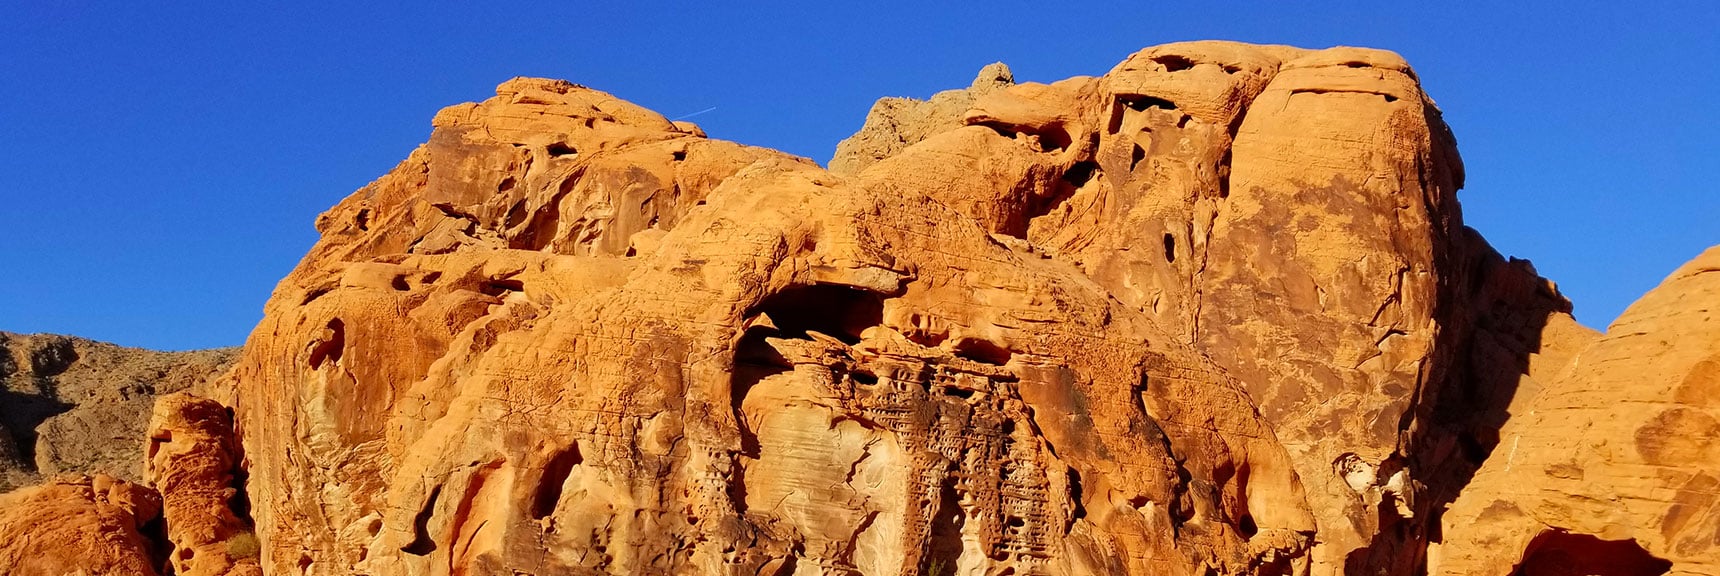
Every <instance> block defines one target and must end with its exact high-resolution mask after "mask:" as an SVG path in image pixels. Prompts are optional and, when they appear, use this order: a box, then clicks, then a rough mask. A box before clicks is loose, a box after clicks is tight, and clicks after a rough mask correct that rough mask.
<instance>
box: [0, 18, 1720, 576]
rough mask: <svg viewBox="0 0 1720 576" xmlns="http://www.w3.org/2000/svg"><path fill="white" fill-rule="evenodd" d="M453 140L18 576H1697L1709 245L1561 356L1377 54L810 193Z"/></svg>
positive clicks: (1247, 67)
mask: <svg viewBox="0 0 1720 576" xmlns="http://www.w3.org/2000/svg"><path fill="white" fill-rule="evenodd" d="M434 125H435V131H434V132H433V134H432V136H431V138H430V141H429V142H428V143H426V144H425V145H424V146H421V147H420V148H419V149H418V150H416V151H414V152H413V153H412V154H411V155H410V156H409V157H408V158H407V160H406V161H404V162H402V163H401V164H400V165H399V166H398V167H396V168H395V169H394V170H393V171H392V172H390V173H389V174H387V175H385V176H384V177H382V178H381V179H379V180H377V181H376V182H374V183H372V184H371V185H369V186H367V187H365V188H363V189H361V190H359V191H358V192H357V193H355V194H353V195H352V196H350V197H348V198H347V199H346V200H344V201H342V202H341V203H340V204H339V205H337V206H335V207H334V208H333V209H331V210H330V211H328V212H327V213H325V214H323V215H322V216H321V217H320V218H319V219H318V222H317V226H318V229H319V230H320V231H321V233H322V239H321V241H320V242H319V243H318V244H317V245H316V246H315V247H314V248H313V249H312V251H311V253H310V254H309V255H307V256H306V258H305V259H304V260H303V261H302V262H301V263H300V265H299V266H298V268H297V269H295V270H294V271H293V272H292V273H291V274H290V275H289V276H288V277H287V278H286V279H285V280H283V281H282V283H281V284H280V286H279V287H278V288H277V289H276V291H275V293H274V296H273V298H271V300H270V302H269V304H268V305H267V309H266V313H267V314H266V317H265V319H264V321H263V323H262V324H260V325H259V326H258V328H257V330H256V331H255V332H254V333H253V334H252V337H251V339H250V341H249V342H248V343H247V345H246V347H245V350H244V352H243V355H242V357H241V358H240V359H239V361H238V362H237V364H236V365H235V366H234V368H233V370H232V371H231V372H230V373H228V374H227V375H226V376H225V377H224V379H222V380H220V381H219V382H217V383H214V384H213V385H208V386H204V387H203V388H204V389H206V391H207V392H208V393H210V394H213V395H214V396H215V397H216V399H217V400H219V403H217V402H212V401H208V400H201V399H197V398H194V397H190V396H185V395H168V396H165V397H162V398H160V399H159V400H158V401H157V402H156V404H155V412H154V415H153V418H152V419H151V420H150V421H149V425H148V426H147V428H146V430H147V438H148V440H147V444H146V445H147V450H146V456H144V455H140V456H138V457H136V458H134V461H136V462H144V463H145V464H146V468H145V469H144V470H145V474H144V476H143V478H145V479H147V480H148V482H149V485H148V486H149V488H153V489H154V490H153V491H152V490H150V489H149V488H144V487H139V486H133V485H131V484H127V483H124V482H119V481H115V480H111V479H106V478H103V477H97V478H96V479H73V478H67V479H64V480H59V481H56V482H55V483H52V484H49V485H47V486H45V487H38V488H30V489H25V490H21V491H17V492H14V493H12V494H9V495H6V496H0V534H23V535H24V536H25V538H23V539H17V540H13V543H12V544H0V572H5V570H4V569H5V568H6V567H8V566H10V567H13V568H10V569H11V570H13V571H14V572H18V573H61V572H67V571H73V570H77V569H82V570H85V571H86V572H89V573H139V574H153V573H154V572H152V571H151V570H162V571H164V572H167V571H171V572H173V573H183V574H257V573H261V572H266V573H269V574H318V575H321V574H372V575H383V574H450V575H452V574H748V575H752V574H771V575H789V574H794V575H816V574H832V575H834V574H868V575H873V574H936V575H949V574H962V575H988V576H989V575H1003V574H1047V575H1075V574H1187V575H1205V574H1321V575H1329V574H1356V575H1361V574H1368V575H1374V574H1392V575H1396V574H1402V575H1412V574H1422V573H1433V574H1446V573H1451V574H1484V573H1492V574H1499V573H1526V574H1576V573H1593V574H1621V575H1622V574H1655V573H1662V572H1665V571H1668V570H1673V571H1678V572H1680V573H1690V574H1716V573H1720V568H1716V566H1717V565H1720V560H1717V558H1720V551H1716V550H1715V547H1716V542H1720V540H1715V538H1714V537H1713V535H1714V534H1716V533H1720V524H1716V522H1717V520H1716V519H1717V518H1720V515H1717V514H1716V513H1715V512H1714V505H1713V502H1712V500H1713V495H1714V493H1715V491H1716V490H1715V485H1716V483H1717V481H1715V480H1714V479H1713V478H1710V476H1713V473H1712V469H1713V468H1714V467H1715V465H1716V464H1717V462H1716V455H1715V454H1714V453H1713V452H1714V450H1713V449H1712V446H1711V445H1712V444H1714V440H1715V439H1716V438H1720V425H1716V424H1715V422H1716V421H1717V420H1716V417H1717V415H1716V410H1715V409H1714V407H1713V402H1712V401H1711V400H1712V398H1710V396H1714V394H1710V392H1712V391H1713V390H1711V389H1712V388H1714V387H1715V386H1717V385H1720V384H1715V382H1717V381H1720V380H1716V376H1715V374H1717V373H1720V372H1716V370H1715V369H1713V368H1714V365H1716V363H1717V362H1720V360H1716V358H1720V348H1716V346H1720V344H1716V343H1720V331H1717V330H1720V325H1717V324H1715V321H1714V314H1711V313H1710V309H1711V308H1712V307H1713V306H1714V303H1715V302H1716V301H1720V293H1717V292H1720V284H1716V283H1715V280H1714V279H1715V278H1720V276H1715V275H1714V274H1711V272H1712V271H1714V270H1720V248H1717V249H1715V250H1710V251H1709V252H1708V253H1707V254H1704V255H1703V256H1702V257H1700V258H1698V260H1696V261H1694V262H1692V263H1691V264H1690V265H1688V266H1686V267H1685V268H1684V269H1681V270H1680V271H1679V272H1678V273H1675V274H1674V275H1673V277H1672V278H1670V279H1668V280H1667V282H1666V284H1665V285H1663V286H1662V287H1661V288H1660V289H1658V290H1656V291H1655V292H1653V293H1651V294H1650V295H1648V296H1646V297H1645V298H1644V299H1643V300H1642V301H1641V302H1639V303H1638V304H1637V305H1636V306H1634V307H1633V308H1632V309H1631V310H1630V311H1629V312H1627V314H1626V315H1625V316H1624V317H1621V319H1620V321H1619V322H1618V323H1617V324H1615V326H1614V327H1613V329H1612V331H1611V332H1610V333H1609V334H1608V335H1606V336H1602V335H1600V334H1598V333H1596V332H1594V331H1592V330H1589V329H1587V328H1584V327H1582V326H1580V325H1578V324H1577V323H1576V322H1575V321H1574V320H1573V319H1572V318H1571V317H1570V315H1569V311H1570V303H1569V302H1568V301H1566V300H1565V298H1564V297H1563V296H1561V295H1560V294H1559V293H1558V291H1557V290H1556V288H1555V287H1554V286H1553V285H1552V283H1550V282H1548V281H1546V280H1544V279H1542V278H1541V277H1540V276H1539V275H1538V274H1536V272H1535V271H1534V269H1533V268H1532V267H1531V266H1530V265H1529V264H1528V263H1527V262H1524V261H1520V260H1515V259H1506V258H1503V257H1501V256H1500V255H1499V254H1497V253H1496V252H1494V251H1493V250H1492V249H1491V248H1490V247H1488V246H1487V244H1486V242H1485V241H1484V240H1482V239H1481V237H1480V236H1479V235H1478V234H1476V233H1475V232H1474V231H1473V230H1469V229H1467V228H1465V227H1463V225H1462V219H1461V214H1460V212H1459V209H1458V205H1457V201H1456V191H1457V189H1458V188H1459V187H1460V186H1461V185H1462V178H1463V176H1462V167H1461V164H1460V161H1459V159H1458V157H1457V153H1456V149H1455V143H1454V141H1453V139H1452V137H1451V135H1450V133H1449V130H1448V129H1447V128H1446V127H1445V125H1444V124H1443V122H1442V121H1441V120H1440V119H1439V112H1438V109H1437V108H1436V107H1434V105H1433V102H1432V100H1431V99H1430V98H1428V97H1427V96H1426V95H1425V94H1424V93H1423V92H1422V91H1421V88H1420V86H1419V83H1418V81H1417V80H1416V77H1415V75H1414V72H1413V71H1412V70H1411V69H1410V68H1409V67H1408V65H1407V64H1405V63H1404V62H1403V60H1402V59H1401V58H1399V57H1397V56H1396V55H1395V54H1391V53H1389V52H1383V51H1377V50H1366V49H1357V48H1333V49H1328V50H1318V51H1312V50H1303V49H1298V48H1291V47H1283V46H1252V45H1243V44H1236V43H1224V42H1196V43H1184V44H1173V45H1166V46H1159V47H1154V48H1148V49H1146V50H1143V51H1141V52H1139V53H1137V54H1134V55H1132V56H1131V57H1129V58H1128V59H1127V60H1125V61H1124V62H1122V63H1121V64H1119V65H1118V66H1117V67H1116V68H1114V69H1113V70H1111V71H1110V72H1109V73H1107V74H1105V75H1104V76H1101V77H1096V78H1088V77H1080V78H1073V79H1069V80H1065V81H1061V82H1056V83H1053V84H1049V85H1046V84H1036V83H1024V84H1014V83H1013V79H1011V78H1009V75H1008V71H1007V68H1004V67H1002V66H1001V65H993V66H988V67H987V68H986V69H985V70H983V71H982V72H981V74H980V77H979V79H978V80H976V82H975V83H974V84H973V86H972V87H970V88H969V89H967V90H963V91H951V92H946V93H941V94H939V95H937V96H934V97H933V98H932V99H931V100H930V101H927V102H918V101H910V100H904V99H886V100H885V101H882V102H880V104H879V105H878V106H877V107H875V108H874V109H873V112H872V114H871V115H869V116H868V120H867V125H866V126H865V127H864V128H862V129H861V130H860V132H859V133H857V134H856V136H855V137H854V138H852V139H850V140H849V141H846V142H844V143H843V145H842V146H840V147H839V150H838V154H837V158H836V159H835V160H833V161H832V168H833V170H832V171H829V172H827V171H825V170H822V169H820V168H818V167H817V166H816V165H814V164H812V163H811V162H809V161H807V160H805V159H801V158H796V157H791V156H787V155H784V154H781V153H778V152H774V151H770V150H765V149H759V148H753V147H747V146H742V145H738V144H733V143H729V142H723V141H718V140H710V139H708V138H706V137H705V135H704V133H703V132H702V131H700V130H699V129H698V128H697V127H694V126H692V125H689V124H685V123H676V122H670V121H668V120H666V119H664V118H663V117H661V116H659V115H657V114H655V113H653V112H650V111H648V110H645V109H642V108H639V107H637V106H634V105H632V104H629V103H627V102H624V101H621V100H618V99H616V98H614V97H613V96H610V95H608V94H604V93H602V92H598V91H595V90H591V89H588V88H584V87H581V86H577V85H573V84H569V83H566V82H561V81H553V80H538V79H523V78H522V79H515V80H512V81H509V82H507V83H505V84H503V85H502V86H501V87H499V88H498V90H497V96H496V97H495V98H492V99H489V100H486V101H484V102H482V103H476V104H463V105H459V106H454V107H451V108H448V109H445V110H443V111H442V112H441V113H439V114H438V115H437V117H436V119H435V121H434ZM44 350H46V348H44ZM31 354H34V353H31ZM31 354H27V355H23V356H18V355H17V354H14V356H16V357H19V358H24V357H29V358H34V357H35V356H34V355H31ZM43 354H45V355H44V356H43V357H44V358H49V359H50V360H51V359H52V358H54V357H56V356H55V355H54V354H53V353H52V351H51V350H50V351H49V352H46V353H43ZM3 360H5V358H0V361H3ZM16 363H17V361H14V364H16ZM48 364H53V363H52V362H49V363H48ZM0 367H4V366H0ZM38 372H40V370H38ZM229 410H231V412H229ZM229 414H231V416H229ZM139 426H140V427H141V424H140V425H139ZM234 427H236V428H237V435H238V436H239V439H240V440H242V442H236V441H235V439H234V438H233V436H232V435H233V434H234V431H233V428H234ZM143 430H145V429H144V428H140V431H139V434H138V437H140V438H141V437H143V435H144V432H143ZM26 444H28V443H26ZM7 449H11V450H12V451H13V453H16V452H17V451H18V450H19V449H18V447H17V446H15V445H14V446H8V445H7V444H5V443H0V455H4V454H6V452H5V451H6V450H7ZM127 450H130V448H128V449H127ZM128 465H129V464H128ZM241 487H242V488H243V490H240V488H241ZM158 494H159V500H155V499H154V498H156V496H157V495H158ZM44 510H50V511H57V512H55V513H57V514H63V515H65V516H66V517H67V518H72V519H75V521H72V522H69V523H67V524H65V525H64V526H65V527H64V528H48V527H45V525H41V524H39V523H40V522H41V520H42V519H43V518H45V517H44V516H41V515H40V514H41V512H42V511H44ZM158 510H159V511H160V514H161V516H162V517H163V518H164V522H161V523H157V524H149V520H150V519H151V518H153V517H154V516H155V515H156V514H157V511H158ZM253 519H254V523H253ZM253 529H254V530H255V533H254V535H253V533H252V530H253ZM43 535H48V539H47V540H44V539H43V537H42V536H43ZM92 543H105V544H100V545H97V544H92ZM259 543H260V549H257V545H258V544H259ZM30 558H40V559H44V560H41V561H40V562H38V563H37V564H29V563H28V562H31V561H32V560H28V559H30ZM7 562H11V564H7ZM137 566H141V568H137ZM30 570H35V571H38V572H30ZM56 571H58V572H56ZM7 573H12V572H7Z"/></svg>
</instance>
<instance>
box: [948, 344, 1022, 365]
mask: <svg viewBox="0 0 1720 576" xmlns="http://www.w3.org/2000/svg"><path fill="white" fill-rule="evenodd" d="M954 352H955V355H956V356H957V357H960V358H966V359H968V360H972V361H974V362H979V363H981V364H990V365H993V366H1002V365H1004V364H1008V363H1009V359H1010V358H1011V357H1013V356H1014V355H1015V353H1014V352H1011V351H1010V350H1009V349H1008V348H1004V347H1002V346H999V345H997V343H996V342H992V341H990V340H985V339H983V338H963V339H961V340H960V341H958V342H956V346H955V350H954Z"/></svg>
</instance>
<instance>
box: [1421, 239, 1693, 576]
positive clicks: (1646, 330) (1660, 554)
mask: <svg viewBox="0 0 1720 576" xmlns="http://www.w3.org/2000/svg"><path fill="white" fill-rule="evenodd" d="M1562 374H1563V375H1562V376H1561V377H1559V378H1557V379H1556V380H1553V381H1552V382H1551V383H1550V384H1547V385H1546V386H1545V387H1543V388H1542V389H1541V390H1540V391H1539V393H1538V394H1536V395H1534V396H1533V397H1532V398H1530V399H1528V400H1526V401H1524V402H1522V403H1521V408H1516V409H1513V410H1512V417H1511V420H1510V421H1509V422H1508V423H1507V424H1506V425H1505V427H1504V430H1502V431H1501V443H1500V446H1499V448H1498V449H1496V450H1495V451H1494V454H1493V457H1491V458H1489V459H1488V460H1487V463H1486V465H1484V466H1482V468H1481V470H1480V472H1479V473H1477V475H1476V477H1475V480H1474V482H1473V483H1471V484H1470V485H1469V487H1468V488H1467V489H1466V490H1465V491H1464V493H1463V494H1462V495H1461V496H1460V497H1458V499H1457V501H1456V502H1454V503H1453V504H1452V507H1451V510H1450V511H1449V512H1447V513H1446V515H1445V523H1444V534H1445V541H1444V543H1443V544H1442V545H1440V546H1439V547H1438V548H1437V552H1436V553H1435V554H1434V562H1432V565H1431V569H1430V570H1429V573H1430V574H1439V575H1444V574H1453V575H1455V574H1503V573H1507V572H1511V571H1513V569H1515V570H1516V571H1518V572H1520V573H1523V574H1608V575H1620V576H1623V575H1636V574H1662V573H1667V572H1668V571H1669V570H1670V572H1671V573H1674V574H1715V573H1720V507H1717V506H1716V501H1717V500H1720V479H1717V476H1720V246H1717V247H1714V248H1710V249H1708V251H1706V252H1704V253H1702V255H1701V256H1698V257H1697V258H1696V259H1695V260H1692V261H1691V262H1690V263H1688V264H1685V265H1684V266H1683V267H1681V268H1679V269H1678V270H1677V271H1676V272H1673V273H1672V275H1671V276H1669V277H1668V278H1667V279H1666V281H1665V282H1662V283H1661V285H1660V287H1658V288H1655V289H1654V290H1653V291H1651V292H1649V293H1648V295H1646V296H1643V297H1642V299H1641V300H1638V301H1637V302H1636V303H1635V304H1633V305H1631V307H1630V308H1629V309H1628V310H1626V311H1625V312H1624V314H1623V315H1621V316H1619V318H1618V320H1617V321H1616V322H1614V323H1613V325H1612V327H1611V328H1609V329H1608V330H1607V334H1606V336H1604V337H1602V338H1600V339H1599V340H1597V341H1595V342H1594V343H1593V344H1592V345H1590V346H1588V347H1587V348H1585V349H1583V350H1582V351H1581V352H1580V353H1579V354H1578V355H1577V356H1576V358H1575V359H1574V360H1573V361H1572V362H1571V363H1570V365H1569V366H1567V367H1566V368H1565V369H1564V371H1563V373H1562ZM1579 570H1581V571H1579Z"/></svg>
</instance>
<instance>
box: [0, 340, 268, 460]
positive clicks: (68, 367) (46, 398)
mask: <svg viewBox="0 0 1720 576" xmlns="http://www.w3.org/2000/svg"><path fill="white" fill-rule="evenodd" d="M238 351H239V348H237V347H233V348H216V349H211V350H194V351H187V352H159V351H155V350H145V349H142V348H128V347H124V346H119V345H115V344H109V343H106V342H98V341H95V340H90V339H87V338H79V337H76V336H62V335H56V334H15V333H11V332H0V492H4V491H7V490H11V489H13V488H17V487H19V486H23V485H27V484H33V483H36V482H38V481H41V480H43V479H46V478H48V477H52V476H55V475H58V474H66V473H78V474H93V473H96V472H106V473H108V474H112V475H114V476H117V477H120V478H123V479H126V480H131V481H137V480H138V479H139V478H140V474H141V470H142V465H143V432H144V430H143V429H144V425H145V423H147V422H148V420H149V411H150V407H151V406H152V405H154V403H155V398H156V397H157V396H160V395H163V394H169V393H173V392H179V391H182V390H199V391H200V389H201V388H202V387H203V385H204V384H205V383H207V382H208V381H210V380H211V379H213V378H215V377H216V376H219V375H220V374H222V373H223V372H225V371H226V370H227V368H228V366H230V365H231V364H232V361H233V359H234V357H235V356H236V355H237V354H238Z"/></svg>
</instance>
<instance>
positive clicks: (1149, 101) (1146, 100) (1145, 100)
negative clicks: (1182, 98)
mask: <svg viewBox="0 0 1720 576" xmlns="http://www.w3.org/2000/svg"><path fill="white" fill-rule="evenodd" d="M1117 100H1118V101H1119V102H1122V103H1123V105H1124V106H1128V107H1129V109H1130V110H1134V111H1136V112H1145V111H1146V110H1147V109H1148V108H1160V109H1163V110H1176V109H1177V105H1176V103H1174V102H1171V101H1170V100H1166V99H1164V98H1159V97H1155V96H1145V95H1142V96H1118V97H1117Z"/></svg>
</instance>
